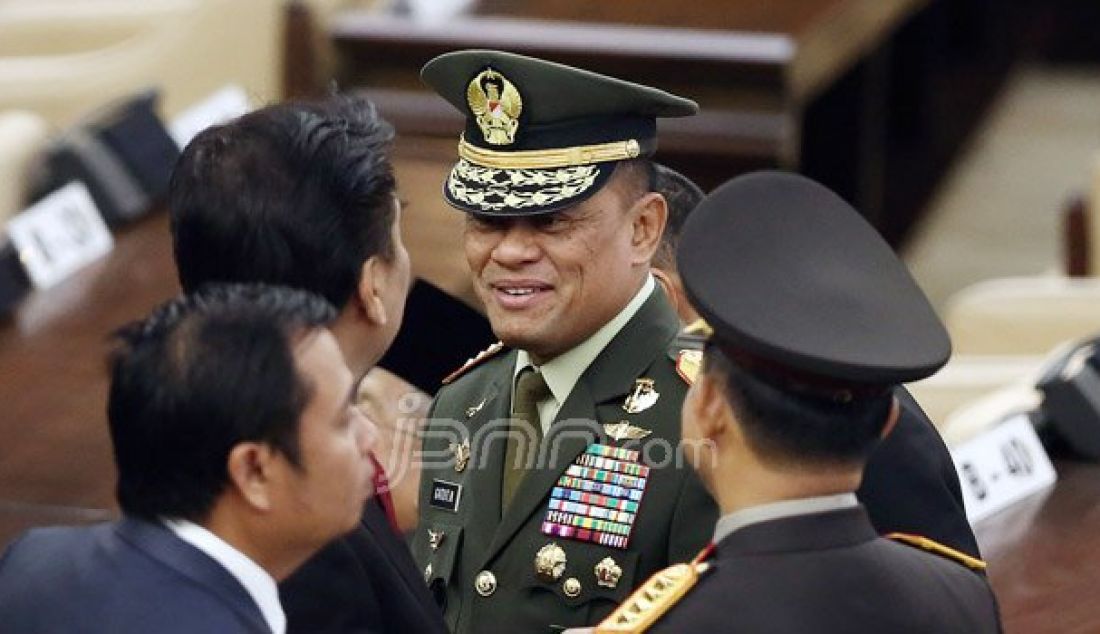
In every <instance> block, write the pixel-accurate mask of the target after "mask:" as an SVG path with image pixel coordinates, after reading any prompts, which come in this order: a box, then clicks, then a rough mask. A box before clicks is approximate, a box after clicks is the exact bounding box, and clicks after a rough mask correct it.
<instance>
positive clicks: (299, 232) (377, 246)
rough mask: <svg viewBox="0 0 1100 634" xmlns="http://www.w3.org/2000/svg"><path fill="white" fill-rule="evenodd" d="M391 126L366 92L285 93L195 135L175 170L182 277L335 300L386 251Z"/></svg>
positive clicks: (190, 283) (175, 231)
mask: <svg viewBox="0 0 1100 634" xmlns="http://www.w3.org/2000/svg"><path fill="white" fill-rule="evenodd" d="M393 137H394V131H393V127H392V126H391V125H390V124H389V123H387V122H386V121H385V120H384V119H382V118H381V117H380V116H379V115H378V112H377V111H376V109H375V108H374V106H373V105H372V104H371V103H370V102H369V101H368V100H366V99H364V98H361V97H349V96H332V97H329V98H327V99H324V100H320V101H301V102H287V103H282V104H277V105H273V106H269V107H266V108H263V109H260V110H257V111H256V112H253V113H250V114H247V115H244V116H242V117H240V118H238V119H236V120H234V121H232V122H230V123H227V124H225V125H220V126H214V127H212V128H209V129H207V130H205V131H203V132H202V133H200V134H199V135H198V136H197V137H195V139H194V140H193V141H191V143H190V144H188V146H187V147H186V148H185V149H184V151H183V154H182V155H181V157H180V159H179V162H178V163H177V164H176V168H175V171H174V172H173V175H172V183H171V188H170V193H169V208H170V212H171V219H172V237H173V246H174V249H175V257H176V266H177V268H178V270H179V278H180V284H181V285H182V286H183V289H184V290H185V291H191V290H194V289H196V288H198V287H199V286H201V285H202V284H205V283H209V282H265V283H269V284H281V285H285V286H290V287H294V288H303V289H306V290H309V291H312V292H315V293H318V294H320V295H322V296H324V297H325V298H326V299H327V300H328V301H329V302H331V303H332V304H333V305H334V306H337V307H339V308H342V307H343V306H345V305H346V304H347V303H348V301H349V300H350V299H351V298H352V296H353V294H354V293H355V291H356V288H357V286H358V284H359V279H360V275H361V272H362V267H363V262H365V261H366V260H367V259H368V258H370V257H372V256H374V255H379V256H381V257H383V258H387V259H388V258H391V257H393V254H394V250H393V240H392V237H391V228H392V226H393V220H394V214H395V213H396V211H395V204H396V203H395V197H394V196H395V188H396V182H395V179H394V175H393V168H392V165H391V164H390V158H389V151H390V148H391V146H392V141H393Z"/></svg>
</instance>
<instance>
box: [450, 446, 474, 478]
mask: <svg viewBox="0 0 1100 634" xmlns="http://www.w3.org/2000/svg"><path fill="white" fill-rule="evenodd" d="M448 447H449V448H450V450H451V453H452V454H454V457H455V473H462V471H463V470H465V469H466V463H468V462H469V461H470V439H469V438H466V439H464V440H463V441H462V442H461V443H455V442H453V443H450V445H448Z"/></svg>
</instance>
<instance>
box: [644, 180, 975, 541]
mask: <svg viewBox="0 0 1100 634" xmlns="http://www.w3.org/2000/svg"><path fill="white" fill-rule="evenodd" d="M656 177H657V178H656V189H657V191H659V192H660V193H661V195H663V196H664V197H665V200H666V201H667V202H668V225H667V226H666V228H665V232H664V235H662V236H661V246H660V248H658V249H657V253H656V254H655V255H654V257H653V276H654V277H655V278H656V279H657V281H658V282H660V283H661V286H662V287H663V288H664V290H665V292H666V293H667V294H668V296H669V298H670V300H671V301H672V303H673V305H674V306H675V307H676V312H677V313H679V315H680V320H681V322H682V323H684V324H690V323H692V322H693V321H695V320H696V319H697V318H698V317H699V315H698V313H696V312H695V308H694V307H693V306H692V305H691V302H690V301H689V300H688V298H687V294H686V293H685V292H684V284H683V280H682V279H681V278H680V272H679V269H678V267H677V266H676V251H677V249H678V247H679V243H680V233H681V231H682V230H683V226H684V223H685V222H686V221H687V219H688V218H689V217H690V215H691V212H692V211H693V210H694V208H695V207H696V206H697V205H698V204H699V203H700V202H701V201H702V200H703V196H704V194H703V191H702V190H701V189H700V188H699V187H698V186H697V185H696V184H695V183H694V182H692V181H691V179H689V178H687V177H686V176H684V175H683V174H681V173H679V172H677V171H676V170H673V169H671V168H669V167H666V166H664V165H657V166H656ZM750 264H751V263H750ZM894 395H895V396H896V397H897V399H898V402H899V403H901V416H900V418H899V419H898V423H897V427H896V429H895V431H894V433H893V434H891V436H890V438H889V440H888V441H887V442H883V443H880V444H879V445H878V446H877V447H876V449H875V451H874V452H873V453H872V454H871V457H870V458H869V459H868V461H867V466H866V470H867V471H868V472H869V473H871V474H873V475H874V477H870V478H864V479H863V482H862V483H861V484H860V487H859V489H858V490H857V491H856V496H857V497H859V500H860V501H861V502H862V503H863V505H864V506H865V507H866V508H867V511H868V513H869V514H870V516H871V523H872V524H873V525H874V526H875V527H876V528H877V529H878V530H879V531H880V532H883V533H886V532H891V531H902V532H910V533H913V532H915V533H921V534H922V535H925V536H927V537H930V538H932V539H935V540H937V541H941V542H944V543H945V544H950V545H951V547H953V548H957V549H959V550H961V551H963V552H965V553H967V554H969V555H971V556H973V557H980V556H981V555H980V553H979V550H978V542H977V540H975V538H974V532H973V530H971V528H970V523H969V522H968V521H967V519H966V513H965V512H964V509H963V499H962V490H961V489H960V486H959V476H958V473H957V472H956V471H955V465H954V463H953V462H952V460H951V455H950V454H949V453H948V451H947V446H946V445H945V444H944V442H943V438H942V437H941V436H940V434H939V432H938V431H936V428H935V427H934V426H933V425H932V421H930V420H929V419H928V416H927V415H926V414H925V413H924V410H922V409H921V407H920V405H918V404H917V402H916V400H914V399H913V396H912V395H911V394H910V393H909V390H907V389H905V387H902V386H898V387H897V388H895V390H894ZM898 500H905V503H904V504H899V503H898Z"/></svg>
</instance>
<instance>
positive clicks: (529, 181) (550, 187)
mask: <svg viewBox="0 0 1100 634" xmlns="http://www.w3.org/2000/svg"><path fill="white" fill-rule="evenodd" d="M599 173H600V171H599V168H598V167H596V166H594V165H577V166H574V167H563V168H559V169H555V170H502V169H495V168H491V167H482V166H480V165H474V164H473V163H470V162H469V161H466V160H459V161H458V163H457V164H456V165H455V167H454V169H453V170H451V174H450V176H449V177H448V178H447V190H448V191H449V192H450V194H451V196H452V197H454V199H455V200H457V201H459V202H462V203H465V204H467V205H471V206H474V207H477V208H479V209H482V210H485V211H500V210H502V209H526V208H529V207H543V206H546V205H553V204H555V203H558V202H561V201H563V200H568V199H570V198H573V197H575V196H578V195H580V194H582V193H584V192H585V191H587V190H588V189H589V188H590V187H592V185H593V184H595V182H596V177H597V176H599ZM467 183H471V184H474V185H476V186H477V187H476V188H474V187H470V186H468V185H467ZM521 187H529V188H536V189H533V190H531V191H525V190H522V189H517V188H521Z"/></svg>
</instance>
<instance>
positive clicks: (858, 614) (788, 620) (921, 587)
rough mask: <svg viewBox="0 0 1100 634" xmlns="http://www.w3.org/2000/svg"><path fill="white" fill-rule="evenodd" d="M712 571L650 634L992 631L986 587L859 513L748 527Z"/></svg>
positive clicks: (721, 547)
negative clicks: (880, 530) (882, 532)
mask: <svg viewBox="0 0 1100 634" xmlns="http://www.w3.org/2000/svg"><path fill="white" fill-rule="evenodd" d="M710 565H711V568H710V569H709V570H708V571H707V572H705V573H703V576H702V578H701V579H700V580H699V582H698V584H697V585H696V586H695V587H694V588H693V589H691V590H690V591H689V592H688V594H687V595H686V596H685V597H684V598H683V599H681V600H680V601H679V602H678V603H677V604H676V605H675V606H673V607H672V609H671V610H670V611H669V612H668V613H666V614H665V615H664V616H663V617H662V618H661V619H660V620H658V621H657V623H656V624H655V625H654V627H653V628H652V629H651V630H649V631H650V632H655V633H662V632H668V633H672V632H676V633H680V632H768V633H769V634H787V633H790V634H794V633H798V634H803V633H804V632H816V633H821V634H831V633H834V632H835V633H837V634H840V633H844V634H853V633H859V632H867V633H869V634H870V633H875V634H878V633H880V632H889V633H890V634H928V633H929V632H935V633H936V634H956V633H957V634H985V633H988V632H998V631H1000V619H999V616H998V614H997V605H996V601H995V600H994V598H993V593H992V591H991V590H990V588H989V585H988V583H987V582H986V580H985V577H983V576H981V575H978V574H975V573H974V572H973V571H971V570H970V569H968V568H966V567H964V566H963V565H962V564H960V563H957V562H955V561H951V560H949V559H944V558H942V557H940V556H938V555H933V554H930V553H927V552H924V551H921V550H917V549H915V548H912V547H909V546H905V545H902V544H899V543H896V542H893V541H890V540H887V539H883V538H880V537H877V536H876V533H875V529H874V527H873V526H871V523H870V521H868V518H867V515H866V513H865V512H864V511H863V509H862V508H859V507H856V508H851V509H844V510H839V511H829V512H825V513H815V514H811V515H801V516H796V517H790V518H785V519H778V520H773V521H769V522H761V523H759V524H753V525H750V526H747V527H745V528H742V529H740V530H738V531H735V532H733V533H732V534H730V535H729V536H727V537H726V538H725V539H723V540H722V541H721V542H720V543H719V544H718V549H717V552H716V553H715V557H714V558H713V559H712V560H711V561H710Z"/></svg>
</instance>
